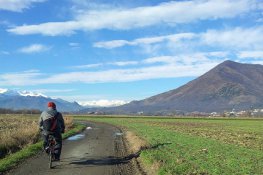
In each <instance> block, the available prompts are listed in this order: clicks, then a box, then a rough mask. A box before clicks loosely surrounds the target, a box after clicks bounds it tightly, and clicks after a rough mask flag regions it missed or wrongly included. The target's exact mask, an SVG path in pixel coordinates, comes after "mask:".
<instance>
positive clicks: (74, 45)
mask: <svg viewBox="0 0 263 175" xmlns="http://www.w3.org/2000/svg"><path fill="white" fill-rule="evenodd" d="M68 45H69V46H71V47H79V45H80V44H79V43H69V44H68Z"/></svg>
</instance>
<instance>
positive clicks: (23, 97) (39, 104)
mask: <svg viewBox="0 0 263 175" xmlns="http://www.w3.org/2000/svg"><path fill="white" fill-rule="evenodd" d="M49 101H53V102H55V103H56V105H57V108H58V110H59V111H63V112H74V111H79V110H81V109H84V107H82V106H81V105H79V104H78V103H77V102H73V103H72V102H68V101H65V100H62V99H53V98H50V97H47V96H45V95H43V94H40V93H33V92H29V91H14V90H8V89H0V108H6V109H14V110H18V109H39V110H45V109H47V103H48V102H49Z"/></svg>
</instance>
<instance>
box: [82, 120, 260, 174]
mask: <svg viewBox="0 0 263 175" xmlns="http://www.w3.org/2000/svg"><path fill="white" fill-rule="evenodd" d="M78 118H81V119H87V120H90V121H97V122H107V123H110V124H114V125H118V126H122V127H125V128H127V129H128V130H130V131H133V132H136V133H137V134H138V135H139V136H140V137H142V138H143V139H145V140H146V141H147V142H148V143H149V144H150V145H152V146H157V148H156V149H147V150H144V151H142V153H141V158H142V160H143V162H144V163H145V164H148V165H149V166H150V165H152V164H158V165H159V167H160V168H159V170H158V174H161V175H162V174H253V175H256V174H258V175H259V174H263V150H262V145H263V120H260V119H259V120H248V119H192V118H191V119H189V118H187V119H176V118H173V119H170V118H138V117H137V118H128V117H126V118H125V117H124V118H118V117H78Z"/></svg>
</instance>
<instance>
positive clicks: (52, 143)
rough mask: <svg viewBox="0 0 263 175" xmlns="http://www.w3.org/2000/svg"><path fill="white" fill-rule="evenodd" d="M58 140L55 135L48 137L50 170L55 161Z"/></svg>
mask: <svg viewBox="0 0 263 175" xmlns="http://www.w3.org/2000/svg"><path fill="white" fill-rule="evenodd" d="M56 144H57V143H56V139H55V137H54V136H53V135H49V136H48V149H49V150H48V152H49V168H52V162H53V161H54V160H55V146H56Z"/></svg>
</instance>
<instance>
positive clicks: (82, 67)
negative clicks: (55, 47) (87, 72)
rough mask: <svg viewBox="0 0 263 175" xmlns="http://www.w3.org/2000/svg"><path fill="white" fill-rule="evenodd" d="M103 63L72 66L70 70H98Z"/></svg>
mask: <svg viewBox="0 0 263 175" xmlns="http://www.w3.org/2000/svg"><path fill="white" fill-rule="evenodd" d="M102 65H103V64H102V63H98V64H86V65H79V66H71V67H70V68H73V69H88V68H96V67H100V66H102Z"/></svg>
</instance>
